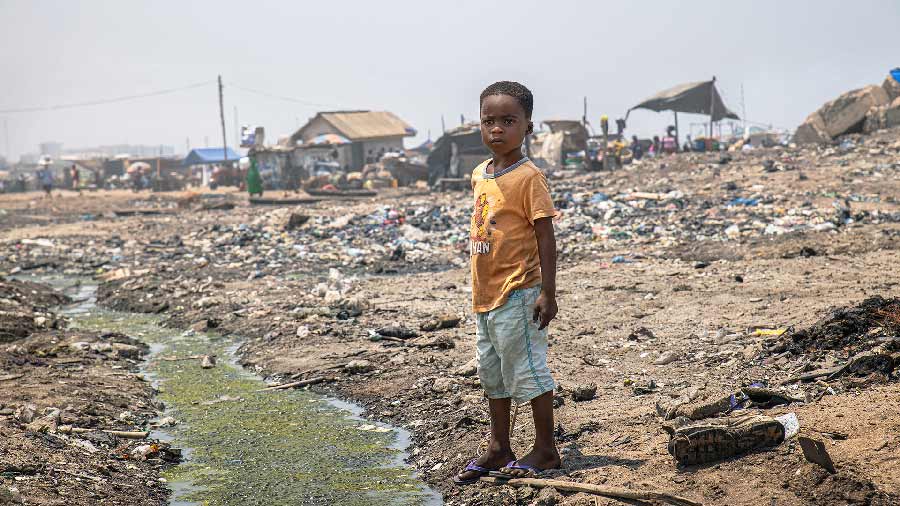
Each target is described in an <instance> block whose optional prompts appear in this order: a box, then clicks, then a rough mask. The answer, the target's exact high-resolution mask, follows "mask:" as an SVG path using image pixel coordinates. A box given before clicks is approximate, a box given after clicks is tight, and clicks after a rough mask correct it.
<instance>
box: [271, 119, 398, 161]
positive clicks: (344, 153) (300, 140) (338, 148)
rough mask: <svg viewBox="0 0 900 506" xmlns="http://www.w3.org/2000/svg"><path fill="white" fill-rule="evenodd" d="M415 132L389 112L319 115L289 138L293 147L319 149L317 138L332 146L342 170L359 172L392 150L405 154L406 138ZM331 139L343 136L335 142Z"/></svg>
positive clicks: (335, 158)
mask: <svg viewBox="0 0 900 506" xmlns="http://www.w3.org/2000/svg"><path fill="white" fill-rule="evenodd" d="M414 135H416V130H415V129H414V128H413V127H411V126H410V125H409V124H407V123H406V122H405V121H403V120H401V119H400V118H398V117H397V116H396V115H394V114H393V113H390V112H387V111H330V112H320V113H318V114H316V115H315V117H313V118H312V119H310V120H309V121H308V122H307V123H306V124H305V125H303V126H302V127H301V128H300V129H299V130H297V131H296V132H294V134H293V135H291V137H290V138H289V139H288V142H289V144H290V146H291V147H295V146H301V147H307V146H318V145H321V144H320V143H319V142H318V139H325V142H328V143H329V144H327V145H331V146H333V149H334V151H335V152H334V157H333V159H334V160H335V161H337V162H338V163H339V164H340V165H341V167H342V168H345V169H347V170H349V171H358V170H361V169H362V168H363V166H364V165H365V164H367V163H374V162H376V161H378V160H379V159H380V158H381V156H382V155H384V154H385V153H387V152H391V151H403V138H404V137H412V136H414ZM329 136H340V137H343V139H340V138H336V142H332V141H331V140H329Z"/></svg>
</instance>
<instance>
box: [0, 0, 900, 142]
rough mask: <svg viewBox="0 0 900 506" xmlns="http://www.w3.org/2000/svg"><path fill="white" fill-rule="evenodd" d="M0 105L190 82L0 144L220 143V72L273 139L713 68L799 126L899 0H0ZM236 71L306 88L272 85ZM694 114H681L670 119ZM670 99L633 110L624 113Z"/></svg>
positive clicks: (451, 117)
mask: <svg viewBox="0 0 900 506" xmlns="http://www.w3.org/2000/svg"><path fill="white" fill-rule="evenodd" d="M0 24H2V28H0V37H2V44H0V68H2V72H0V110H7V109H16V108H26V107H36V106H37V107H41V106H54V105H60V104H70V103H76V102H85V101H94V100H102V99H108V98H116V97H121V96H127V95H134V94H142V93H150V92H156V91H160V90H166V89H172V88H179V87H184V86H188V85H192V84H197V83H202V82H209V84H208V85H204V86H202V87H199V88H193V89H189V90H185V91H179V92H176V93H171V94H166V95H161V96H154V97H149V98H143V99H138V100H133V101H129V102H123V103H117V104H111V105H97V106H91V107H79V108H72V109H63V110H53V111H41V112H29V113H12V114H10V113H7V114H0V129H2V128H3V123H2V122H3V121H5V122H6V124H8V131H9V134H8V138H9V140H8V143H9V148H10V151H11V153H5V151H6V149H7V148H6V146H7V144H6V142H7V141H6V137H5V132H4V131H3V130H0V154H9V155H12V158H13V159H17V158H18V156H19V155H20V154H22V153H24V152H33V151H36V150H37V144H38V143H39V142H42V141H49V140H55V141H59V142H63V143H64V145H65V146H66V147H84V146H92V145H100V144H118V143H132V144H167V145H173V146H175V148H176V150H177V151H179V152H183V151H184V150H185V147H186V143H187V140H188V139H190V144H191V146H192V147H202V146H203V145H204V143H205V139H206V138H208V139H209V143H210V145H219V143H220V142H221V130H220V126H219V117H218V99H217V95H216V88H215V85H214V84H213V81H214V80H215V79H216V75H218V74H221V75H222V77H223V80H224V81H225V112H226V127H227V128H228V141H229V144H230V143H232V142H233V140H234V133H233V128H234V107H237V110H238V117H239V120H240V122H241V123H250V124H259V125H263V126H265V127H266V132H267V137H268V138H269V139H272V140H275V139H276V138H277V137H278V136H279V135H281V134H287V133H290V132H291V131H293V130H294V129H295V128H296V127H297V125H298V123H299V124H302V123H304V122H305V121H306V119H308V118H309V117H311V116H313V115H314V114H315V112H316V111H317V110H329V109H332V110H333V109H375V110H389V111H393V112H394V113H396V114H397V115H399V116H400V117H401V118H403V119H404V120H406V121H407V122H408V123H410V124H412V125H413V126H414V127H415V128H417V129H418V130H419V132H420V135H419V136H418V137H417V138H416V139H414V140H410V141H408V142H407V145H412V144H413V143H414V141H418V140H424V139H425V137H426V136H427V134H428V131H429V130H430V131H431V136H432V138H437V137H438V136H439V135H440V132H441V115H444V118H445V120H446V123H447V126H448V127H451V126H455V125H458V124H459V116H460V114H465V116H466V117H467V118H474V117H475V116H476V115H477V113H478V94H479V92H480V91H481V90H482V89H483V88H484V86H486V85H487V84H489V83H491V82H493V81H497V80H503V79H508V80H518V81H521V82H523V83H525V84H526V85H527V86H529V87H530V88H531V90H532V91H533V92H534V94H535V120H540V119H545V118H580V117H581V109H582V97H583V96H587V97H588V114H589V119H590V120H591V121H593V122H594V123H595V124H598V123H599V121H598V119H599V116H600V115H601V114H604V113H605V114H608V115H609V116H610V117H611V118H615V117H619V116H623V115H624V113H625V111H626V110H627V108H628V107H629V106H631V105H633V104H635V103H636V102H638V101H640V100H642V99H644V98H646V97H648V96H649V95H652V94H653V93H655V92H657V91H659V90H661V89H664V88H667V87H669V86H672V85H675V84H678V83H681V82H686V81H698V80H705V79H709V78H710V77H711V76H712V75H715V76H717V78H718V79H719V87H720V91H721V92H722V94H723V95H724V98H725V101H726V104H728V105H729V107H731V108H732V109H733V110H735V111H736V112H738V113H739V114H740V112H741V97H740V96H741V92H740V90H741V85H742V84H743V87H744V96H745V103H746V110H747V116H748V118H749V119H750V120H752V121H758V122H764V123H772V124H774V125H775V126H776V127H782V128H794V127H796V126H797V124H799V123H800V122H801V121H802V120H803V118H805V117H806V115H807V114H809V113H810V112H811V111H812V110H814V109H815V108H816V107H818V106H819V105H820V104H821V103H823V102H824V101H826V100H829V99H831V98H833V97H834V96H835V95H837V94H839V93H842V92H844V91H847V90H849V89H851V88H854V87H859V86H863V85H866V84H872V83H881V82H882V80H883V79H884V77H885V76H886V74H887V71H888V70H889V69H890V68H893V67H896V66H900V37H898V33H900V31H898V30H900V2H898V1H896V0H872V1H866V0H858V1H855V2H846V1H838V0H815V1H813V0H803V1H801V0H794V1H774V0H766V1H755V2H740V3H738V2H733V1H722V0H709V1H692V2H687V1H674V0H669V1H666V2H663V1H627V2H622V1H617V2H601V1H583V2H575V1H562V0H558V1H554V2H548V1H523V0H518V1H507V2H485V1H445V2H431V1H422V0H419V1H404V2H400V1H387V0H385V1H358V0H344V1H331V2H328V1H315V2H304V1H299V2H297V1H294V2H287V1H283V2H275V1H260V0H254V1H246V0H245V1H241V2H237V1H223V0H217V1H196V0H191V1H186V0H181V1H160V0H156V1H132V0H116V1H113V0H108V1H75V0H65V1H62V0H61V1H40V0H0ZM235 86H241V87H245V88H250V89H255V90H259V91H263V92H266V93H270V94H275V95H280V96H285V97H291V98H294V99H298V100H302V101H304V102H307V104H304V103H296V102H288V101H284V100H277V99H273V98H268V97H265V96H261V95H258V94H252V93H250V92H247V91H243V90H240V89H237V88H235ZM701 121H703V119H702V118H701V117H684V118H683V119H682V121H681V125H682V132H685V133H686V128H687V127H688V126H689V124H690V123H692V122H696V123H699V122H701ZM670 122H671V114H670V113H655V112H651V111H635V112H634V113H632V115H631V118H630V122H629V132H631V133H638V134H641V135H650V134H655V133H658V130H660V129H662V128H663V127H664V126H665V125H666V124H667V123H670Z"/></svg>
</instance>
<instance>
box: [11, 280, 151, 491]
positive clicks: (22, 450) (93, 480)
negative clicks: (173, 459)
mask: <svg viewBox="0 0 900 506" xmlns="http://www.w3.org/2000/svg"><path fill="white" fill-rule="evenodd" d="M0 293H2V294H4V297H3V299H0V300H5V301H10V300H11V301H14V302H13V303H9V302H5V303H4V306H10V305H14V306H15V307H16V311H18V312H20V314H27V315H29V317H30V318H31V321H32V323H34V325H33V326H22V325H19V326H15V327H13V326H8V321H6V320H4V321H3V322H2V328H3V329H4V330H7V331H8V330H10V329H15V330H16V332H21V333H24V334H26V335H24V336H21V335H16V336H15V337H13V338H8V339H6V340H5V342H4V343H2V344H0V387H2V388H0V483H2V485H0V494H2V497H0V499H2V500H0V502H2V503H3V504H25V505H31V504H41V505H45V504H46V505H51V504H57V505H76V506H89V505H95V504H100V503H102V504H116V505H132V504H141V505H163V504H166V501H167V497H168V491H167V489H166V486H165V484H164V483H163V482H162V481H161V480H160V471H161V469H162V468H163V467H165V465H166V464H165V463H164V462H162V461H161V460H159V459H153V458H151V459H143V458H141V457H137V456H136V455H135V449H136V448H137V447H139V446H140V445H143V444H145V443H146V441H143V440H131V439H123V438H120V437H117V436H115V435H111V434H109V433H107V432H103V431H101V430H100V429H102V430H121V431H135V430H139V431H140V430H144V429H145V428H146V427H147V423H148V421H149V420H151V419H152V418H153V417H155V416H156V414H157V410H158V409H161V406H159V405H158V404H157V403H156V402H155V401H154V400H153V396H154V391H153V389H152V388H151V387H150V385H149V384H148V383H147V382H145V381H144V380H143V379H142V378H141V376H140V375H139V374H138V366H139V364H140V362H141V360H142V357H143V356H144V355H145V354H146V353H147V347H146V346H145V345H142V344H141V343H139V342H137V341H136V340H134V339H132V338H129V337H127V336H124V335H119V334H103V333H98V332H88V331H78V330H69V329H66V322H65V318H63V317H61V316H60V315H58V314H57V313H55V312H54V311H53V310H51V309H50V308H51V307H53V306H55V305H57V304H60V303H63V302H66V301H67V297H64V296H61V295H60V294H58V293H56V292H54V291H52V290H51V289H49V288H48V287H47V286H44V285H39V284H36V283H27V282H20V281H12V280H6V279H0ZM48 322H52V323H48ZM65 426H71V427H77V428H83V429H90V430H89V431H86V432H82V433H79V434H77V435H76V434H64V433H63V432H65V428H63V429H60V427H65Z"/></svg>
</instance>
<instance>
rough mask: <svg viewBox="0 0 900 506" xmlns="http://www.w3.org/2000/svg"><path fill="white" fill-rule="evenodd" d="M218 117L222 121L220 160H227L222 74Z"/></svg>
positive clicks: (220, 77)
mask: <svg viewBox="0 0 900 506" xmlns="http://www.w3.org/2000/svg"><path fill="white" fill-rule="evenodd" d="M219 119H220V120H221V122H222V160H223V163H224V162H227V161H228V140H227V138H226V137H225V106H224V101H223V99H222V76H221V75H220V76H219Z"/></svg>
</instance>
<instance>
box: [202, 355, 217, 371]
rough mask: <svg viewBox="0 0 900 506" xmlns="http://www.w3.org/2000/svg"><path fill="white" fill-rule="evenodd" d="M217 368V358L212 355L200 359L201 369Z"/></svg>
mask: <svg viewBox="0 0 900 506" xmlns="http://www.w3.org/2000/svg"><path fill="white" fill-rule="evenodd" d="M215 366H216V357H214V356H212V355H203V356H202V357H200V368H201V369H212V368H213V367H215Z"/></svg>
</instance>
